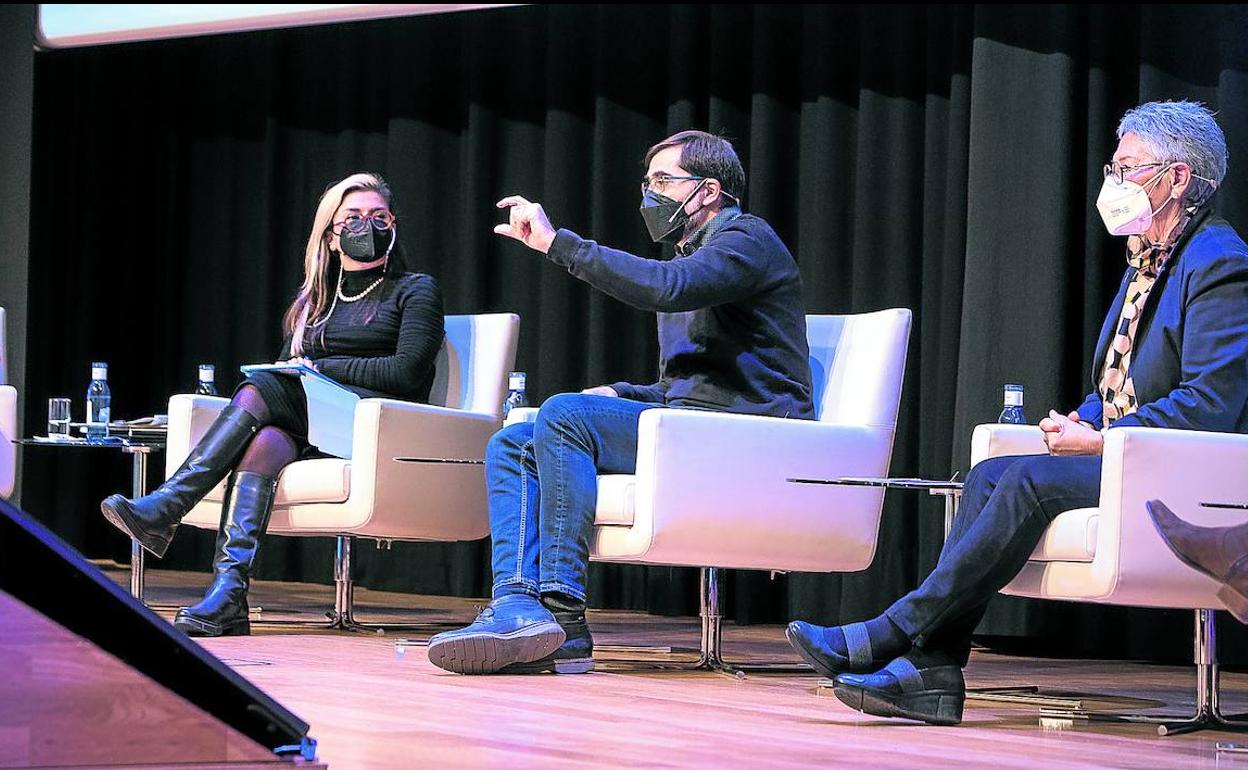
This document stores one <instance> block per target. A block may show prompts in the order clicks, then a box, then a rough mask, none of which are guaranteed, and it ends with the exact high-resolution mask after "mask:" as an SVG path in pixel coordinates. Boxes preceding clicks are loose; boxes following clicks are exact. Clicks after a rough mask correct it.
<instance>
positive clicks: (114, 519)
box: [100, 499, 173, 558]
mask: <svg viewBox="0 0 1248 770" xmlns="http://www.w3.org/2000/svg"><path fill="white" fill-rule="evenodd" d="M100 512H101V513H103V514H104V518H106V519H108V521H109V523H110V524H112V525H113V526H114V527H116V528H117V529H119V530H121V532H122V533H123V534H125V535H128V536H129V537H130V538H131V539H132V540H136V541H138V543H139V545H141V546H143V548H144V550H146V551H147V552H149V553H151V554H152V555H154V556H156V557H157V558H161V557H163V556H164V555H165V551H168V550H169V543H170V541H172V540H173V538H172V537H171V538H169V539H168V540H165V539H163V538H160V537H157V536H155V535H153V534H151V533H150V532H148V531H147V530H145V529H143V528H142V527H140V526H139V525H138V522H137V521H135V520H134V519H133V518H132V517H131V516H130V511H129V510H127V509H126V507H125V506H124V505H114V504H113V503H111V502H109V500H107V499H106V500H104V502H102V503H100Z"/></svg>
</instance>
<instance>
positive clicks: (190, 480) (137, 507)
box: [100, 404, 260, 556]
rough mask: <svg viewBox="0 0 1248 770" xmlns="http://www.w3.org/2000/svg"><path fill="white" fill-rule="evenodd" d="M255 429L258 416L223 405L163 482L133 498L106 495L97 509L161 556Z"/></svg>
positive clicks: (237, 456)
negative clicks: (187, 517) (148, 491)
mask: <svg viewBox="0 0 1248 770" xmlns="http://www.w3.org/2000/svg"><path fill="white" fill-rule="evenodd" d="M259 429H260V421H259V420H257V419H256V418H255V417H252V416H251V414H250V413H249V412H248V411H247V410H245V409H243V408H241V407H237V406H234V405H233V404H230V405H228V406H226V407H225V409H223V410H222V411H221V414H219V415H217V419H216V420H215V421H214V422H213V423H212V425H210V426H209V427H208V431H207V432H206V433H204V435H203V437H202V438H200V440H199V443H198V444H196V445H195V448H194V449H192V450H191V453H190V454H189V455H187V457H186V460H185V461H183V463H182V466H181V467H180V468H178V469H177V470H176V471H174V472H173V475H172V476H170V477H169V478H168V479H166V480H165V483H163V484H161V485H160V486H159V487H157V488H156V489H155V490H154V491H153V492H152V493H151V494H148V495H144V496H143V497H140V498H137V499H135V500H131V499H129V498H127V497H123V496H122V495H109V496H108V497H107V498H105V499H104V501H103V502H102V503H100V511H101V512H102V513H103V514H104V518H106V519H108V520H109V521H110V522H111V523H112V524H113V526H115V527H117V529H120V530H121V531H122V532H124V533H126V534H127V535H129V536H130V537H132V538H134V539H135V540H137V541H139V544H140V545H142V546H143V547H144V548H146V549H147V550H148V551H151V552H152V553H153V554H155V555H157V556H164V555H165V551H167V550H169V541H170V540H172V539H173V533H174V532H175V531H177V529H178V523H179V522H181V521H182V517H183V516H185V515H186V512H187V511H189V510H191V508H193V507H194V506H195V504H196V503H198V502H199V501H200V500H202V499H203V498H204V495H206V494H208V493H209V492H211V491H212V488H213V487H215V486H216V485H217V484H218V483H220V481H221V479H223V478H225V477H226V475H227V474H229V472H230V471H231V470H232V469H233V468H234V466H235V465H237V464H238V458H240V457H242V454H243V450H244V449H246V448H247V445H248V443H250V442H251V439H252V437H253V436H255V435H256V431H258V430H259Z"/></svg>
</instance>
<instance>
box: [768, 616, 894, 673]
mask: <svg viewBox="0 0 1248 770" xmlns="http://www.w3.org/2000/svg"><path fill="white" fill-rule="evenodd" d="M836 628H838V627H837V626H826V627H825V626H816V625H815V624H813V623H807V622H805V621H802V620H795V621H793V622H792V623H790V624H789V625H788V628H786V629H784V635H785V637H786V638H787V639H788V640H789V644H790V645H792V647H793V649H794V650H797V654H798V655H801V656H802V660H804V661H806V662H807V663H809V664H810V665H811V666H812V667H813V668H814V669H815V671H817V672H819V673H820V674H822V675H824V676H826V677H827V678H828V679H834V678H836V676H837V674H845V673H855V674H866V673H869V672H871V671H875V670H876V669H878V668H880V666H883V665H884V664H885V663H887V662H888V659H887V658H885V659H879V658H877V657H876V656H875V655H874V654H873V653H872V650H871V640H870V639H869V638H868V636H867V628H866V626H864V625H863V624H862V623H850V624H848V625H844V626H840V627H839V629H840V631H841V633H842V635H843V637H844V639H845V645H846V648H847V649H846V651H847V652H848V653H849V654H848V655H842V654H841V653H840V652H839V651H837V650H836V649H834V648H833V646H832V645H831V644H829V642H828V639H827V635H828V632H829V631H832V630H833V629H836Z"/></svg>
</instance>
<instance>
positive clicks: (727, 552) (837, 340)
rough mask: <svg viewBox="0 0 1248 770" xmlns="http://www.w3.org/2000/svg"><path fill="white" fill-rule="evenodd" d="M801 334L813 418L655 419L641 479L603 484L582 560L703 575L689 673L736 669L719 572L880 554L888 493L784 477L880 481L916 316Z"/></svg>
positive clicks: (857, 320)
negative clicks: (695, 651) (726, 635)
mask: <svg viewBox="0 0 1248 770" xmlns="http://www.w3.org/2000/svg"><path fill="white" fill-rule="evenodd" d="M806 326H807V338H808V340H809V343H810V365H811V370H812V374H813V384H814V401H815V409H816V420H813V421H812V420H789V419H780V418H775V417H755V416H748V415H740V414H727V413H722V412H710V411H700V410H685V409H651V410H648V411H646V412H643V413H642V415H641V418H640V422H639V425H638V443H637V468H636V472H635V473H634V474H631V475H605V476H599V477H598V502H597V511H596V517H595V523H594V533H593V537H592V539H591V541H590V558H592V559H594V560H596V561H605V562H618V563H623V564H644V565H660V566H688V567H700V568H702V591H701V594H702V596H701V618H702V644H701V649H700V651H699V652H700V655H699V659H698V660H697V662H696V663H694V664H693V667H695V668H706V669H714V670H721V671H729V672H731V671H733V670H734V669H733V667H732V666H729V665H727V664H725V663H724V661H723V659H722V653H721V645H720V629H721V616H720V610H719V572H718V570H719V569H720V568H737V569H759V570H775V571H783V572H790V571H791V572H854V571H858V570H863V569H866V568H867V566H868V565H870V564H871V561H872V559H873V558H874V557H875V545H876V539H877V535H878V532H879V525H880V514H881V512H882V509H883V499H884V490H883V489H880V488H871V487H835V486H824V485H809V484H794V483H790V482H788V481H787V480H786V479H789V478H795V477H808V478H835V477H840V476H886V475H888V466H889V460H890V457H891V455H892V450H893V436H894V433H895V432H896V427H897V410H898V406H899V405H900V402H901V384H902V378H903V375H904V374H905V366H906V347H907V344H908V341H909V336H910V311H909V310H906V309H892V310H883V311H879V312H876V313H865V314H861V315H844V316H807V318H806ZM536 411H537V410H535V409H530V410H526V411H525V413H523V414H516V415H515V416H514V417H511V418H509V421H512V422H514V421H516V420H519V419H529V420H531V419H533V417H534V416H535V413H536Z"/></svg>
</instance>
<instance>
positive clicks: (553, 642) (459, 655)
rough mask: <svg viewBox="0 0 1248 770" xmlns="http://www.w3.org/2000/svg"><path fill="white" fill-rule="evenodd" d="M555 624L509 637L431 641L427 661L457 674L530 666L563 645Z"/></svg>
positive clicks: (487, 672) (476, 636) (482, 634)
mask: <svg viewBox="0 0 1248 770" xmlns="http://www.w3.org/2000/svg"><path fill="white" fill-rule="evenodd" d="M566 638H567V635H566V634H565V633H564V631H563V629H562V628H561V627H560V626H559V624H558V623H555V622H550V623H538V624H536V625H533V626H530V627H526V628H522V629H519V630H518V631H513V632H512V633H510V634H490V633H481V634H471V635H469V634H464V635H462V636H453V637H451V638H450V639H443V640H437V639H434V640H431V641H430V644H429V662H430V663H432V664H433V665H435V666H437V667H438V668H440V669H443V670H444V671H452V672H454V673H456V674H493V673H496V672H497V671H499V670H501V669H502V668H504V667H506V666H510V665H512V664H514V663H533V662H535V661H539V660H541V659H542V658H544V657H546V656H547V655H550V654H552V653H554V651H555V650H557V649H559V648H560V647H562V646H563V642H564V640H565V639H566Z"/></svg>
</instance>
